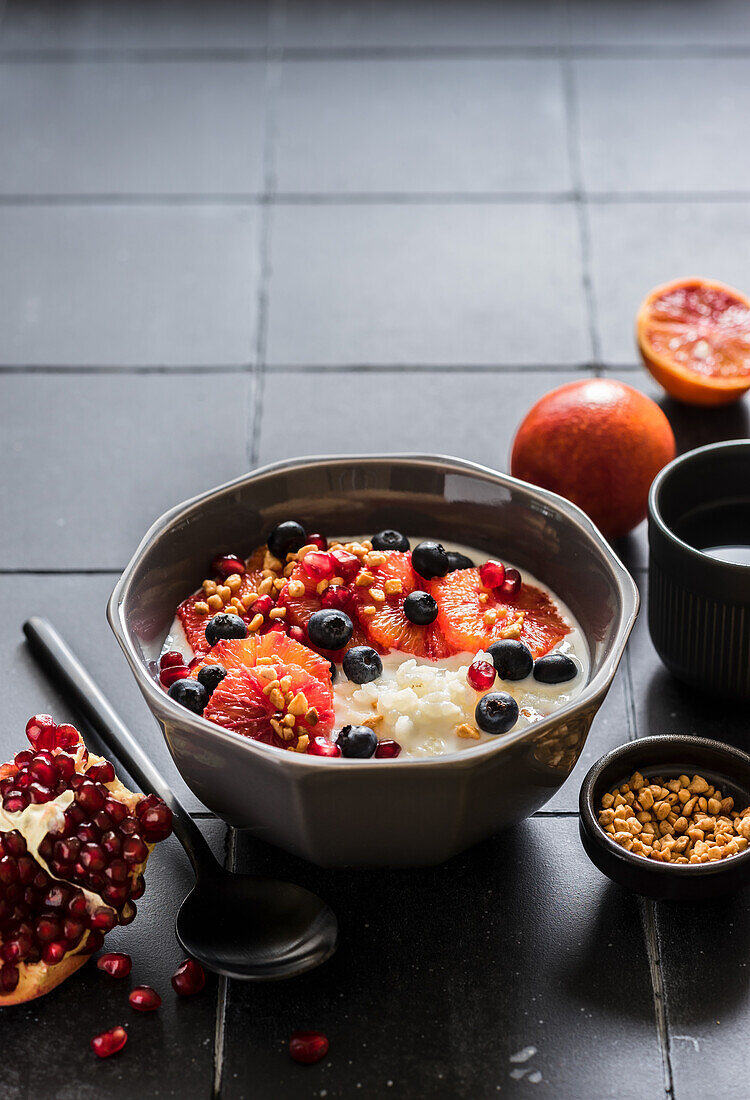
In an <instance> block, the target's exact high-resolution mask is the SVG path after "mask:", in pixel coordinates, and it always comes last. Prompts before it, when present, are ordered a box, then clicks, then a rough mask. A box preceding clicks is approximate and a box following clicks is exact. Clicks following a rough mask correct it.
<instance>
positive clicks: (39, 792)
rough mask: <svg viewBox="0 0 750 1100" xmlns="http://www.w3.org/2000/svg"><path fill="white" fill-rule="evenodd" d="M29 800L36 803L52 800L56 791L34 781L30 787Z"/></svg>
mask: <svg viewBox="0 0 750 1100" xmlns="http://www.w3.org/2000/svg"><path fill="white" fill-rule="evenodd" d="M28 793H29V800H30V801H31V802H33V803H34V804H35V805H39V804H40V803H42V802H51V801H52V799H53V798H54V797H55V792H54V791H53V790H51V789H50V788H49V787H43V786H42V784H41V783H32V784H31V785H30V787H29V792H28Z"/></svg>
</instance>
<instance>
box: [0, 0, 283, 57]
mask: <svg viewBox="0 0 750 1100" xmlns="http://www.w3.org/2000/svg"><path fill="white" fill-rule="evenodd" d="M266 9H267V4H266V3H265V0H251V2H249V3H241V4H238V3H236V0H212V2H211V4H210V5H207V4H204V3H202V2H201V0H128V2H127V3H126V4H125V3H123V4H118V3H114V4H113V3H110V2H108V0H66V2H65V3H64V4H60V3H58V2H57V0H7V3H6V10H5V15H4V17H3V20H2V22H1V23H0V49H7V50H32V51H36V50H74V51H77V50H87V49H104V50H112V49H116V50H117V49H119V50H133V49H134V50H143V51H152V50H162V49H170V50H172V49H196V48H200V49H215V48H217V47H218V48H222V47H243V48H246V49H247V48H254V47H258V48H259V49H260V48H262V47H263V46H264V45H265V42H266V32H267V10H266Z"/></svg>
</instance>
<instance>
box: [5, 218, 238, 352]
mask: <svg viewBox="0 0 750 1100" xmlns="http://www.w3.org/2000/svg"><path fill="white" fill-rule="evenodd" d="M257 251H258V248H257V211H256V209H255V208H253V207H243V206H238V207H218V206H194V207H189V208H171V207H114V206H102V207H98V206H97V207H67V208H66V207H5V208H2V207H0V255H2V256H3V261H4V262H3V264H2V267H0V364H3V365H18V366H26V365H52V366H55V365H58V364H60V365H74V366H84V367H89V366H92V367H96V366H140V365H145V366H196V365H197V366H203V365H208V366H212V365H214V364H222V365H228V366H232V365H236V364H246V363H248V362H250V361H251V360H252V358H253V356H254V352H255V315H256V300H257V262H256V258H257Z"/></svg>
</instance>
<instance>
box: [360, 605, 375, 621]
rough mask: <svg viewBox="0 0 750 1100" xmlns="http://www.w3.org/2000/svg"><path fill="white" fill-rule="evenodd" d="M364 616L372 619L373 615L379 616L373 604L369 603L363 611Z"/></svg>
mask: <svg viewBox="0 0 750 1100" xmlns="http://www.w3.org/2000/svg"><path fill="white" fill-rule="evenodd" d="M361 611H362V614H363V615H367V617H368V618H372V616H373V615H377V613H378V609H377V607H375V606H374V605H373V604H371V603H368V604H367V605H366V607H363V608H362V609H361Z"/></svg>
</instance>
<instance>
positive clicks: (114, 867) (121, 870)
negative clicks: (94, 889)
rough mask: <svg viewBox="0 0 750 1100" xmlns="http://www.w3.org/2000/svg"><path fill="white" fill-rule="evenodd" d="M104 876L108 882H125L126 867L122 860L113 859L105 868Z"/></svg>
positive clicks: (131, 838)
mask: <svg viewBox="0 0 750 1100" xmlns="http://www.w3.org/2000/svg"><path fill="white" fill-rule="evenodd" d="M134 839H135V838H134V837H130V840H131V841H132V840H134ZM104 875H105V878H108V879H109V881H110V882H127V881H128V865H127V863H126V862H125V860H124V859H113V860H112V862H111V863H110V865H109V867H105V869H104Z"/></svg>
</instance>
